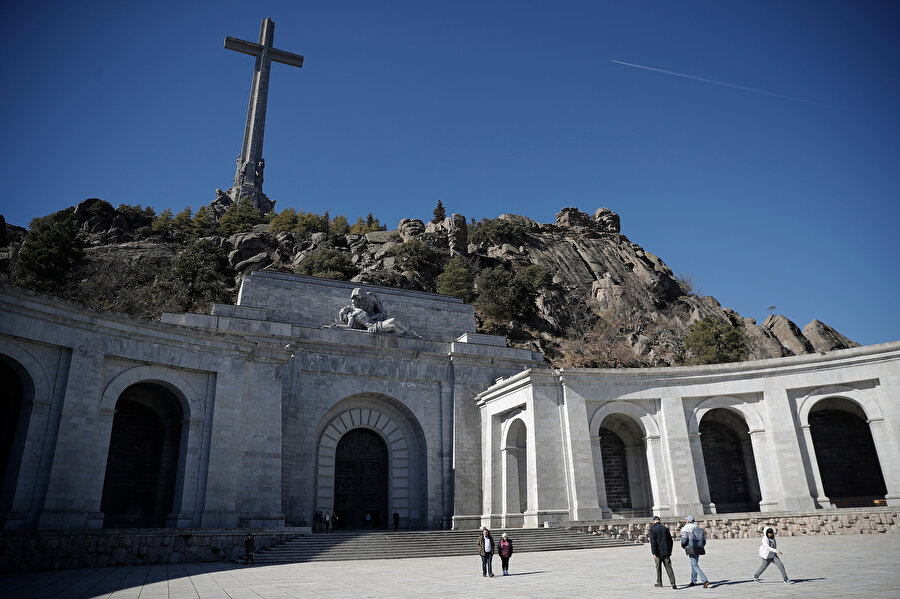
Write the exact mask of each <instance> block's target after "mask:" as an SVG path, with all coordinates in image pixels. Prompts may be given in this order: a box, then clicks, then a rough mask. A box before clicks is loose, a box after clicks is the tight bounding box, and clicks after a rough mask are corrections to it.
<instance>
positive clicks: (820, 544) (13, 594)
mask: <svg viewBox="0 0 900 599" xmlns="http://www.w3.org/2000/svg"><path fill="white" fill-rule="evenodd" d="M476 534H477V533H476ZM778 545H779V548H780V549H783V551H784V556H783V559H784V563H785V566H786V568H787V572H788V574H789V575H790V576H791V577H792V578H793V579H794V580H795V584H793V585H786V584H783V583H782V582H781V579H780V576H779V574H778V570H777V569H776V568H775V566H774V565H773V566H770V567H769V569H768V570H767V571H766V572H765V573H764V574H763V582H762V583H761V584H755V583H753V581H752V575H753V572H754V571H755V570H756V567H757V566H758V565H759V558H758V557H757V556H756V549H757V546H758V541H756V540H752V539H734V540H721V541H715V540H714V541H710V542H709V544H708V545H707V550H708V554H707V555H706V556H704V557H703V558H702V559H701V562H700V565H701V567H702V568H703V569H704V571H705V572H706V574H707V575H708V576H709V578H710V581H711V584H710V587H709V588H708V589H703V588H702V587H694V588H684V585H685V584H687V583H688V582H690V579H689V578H690V577H689V571H690V566H689V564H688V560H687V557H685V555H684V552H683V551H681V550H679V549H677V548H676V554H675V555H674V556H673V565H674V567H675V576H676V582H677V583H678V590H672V589H671V588H670V587H663V588H661V589H660V588H655V587H654V586H653V584H654V582H655V580H654V579H655V572H654V569H653V562H652V558H651V557H650V549H649V546H648V545H643V546H639V545H636V546H634V547H624V548H613V549H586V550H580V551H550V552H544V553H519V554H515V555H514V556H513V558H512V560H511V563H510V566H511V575H510V576H507V577H504V576H500V575H498V576H496V577H495V578H482V576H481V564H480V560H479V558H478V556H477V555H472V556H471V557H441V558H428V557H423V558H419V559H402V560H373V561H343V562H309V563H302V564H283V565H270V566H255V567H254V566H250V567H243V566H239V565H235V564H229V563H209V564H184V565H169V566H136V567H121V568H95V569H84V570H63V571H54V572H36V573H27V574H14V575H4V576H2V577H0V596H2V597H4V598H5V599H19V598H29V599H31V598H40V597H47V598H54V599H75V598H84V599H88V598H99V597H103V598H108V599H126V598H128V599H138V598H139V599H163V598H172V599H175V598H178V599H182V598H191V597H197V598H200V599H255V598H259V597H263V598H265V599H289V598H301V597H303V598H318V597H331V598H338V597H339V598H347V597H353V598H362V597H432V598H433V597H472V596H475V594H478V595H480V596H489V595H507V596H510V597H587V596H593V595H599V596H603V597H662V596H669V595H672V594H675V593H677V594H678V595H679V596H683V595H686V594H689V593H691V594H700V595H713V596H716V597H749V596H751V595H753V594H757V595H758V594H760V593H762V594H764V595H765V596H766V597H900V569H898V567H897V556H898V555H900V535H858V536H816V537H787V538H784V539H779V544H778ZM422 550H423V552H426V553H427V546H423V548H422ZM494 567H495V572H497V573H499V572H500V560H499V558H495V559H494ZM663 580H664V582H665V580H666V579H665V573H663Z"/></svg>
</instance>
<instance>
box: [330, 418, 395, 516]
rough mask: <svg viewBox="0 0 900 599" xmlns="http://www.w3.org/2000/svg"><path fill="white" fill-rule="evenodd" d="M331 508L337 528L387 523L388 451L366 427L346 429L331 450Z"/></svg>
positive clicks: (379, 438)
mask: <svg viewBox="0 0 900 599" xmlns="http://www.w3.org/2000/svg"><path fill="white" fill-rule="evenodd" d="M334 476H335V493H334V511H335V514H337V517H338V519H337V523H336V526H337V527H338V528H350V529H359V528H384V527H385V526H387V523H388V453H387V447H386V446H385V444H384V441H382V440H381V437H380V436H379V435H378V434H376V433H375V432H373V431H371V430H369V429H363V428H357V429H353V430H351V431H349V432H347V433H346V434H345V435H344V436H343V437H341V440H340V441H339V442H338V445H337V450H336V451H335V464H334Z"/></svg>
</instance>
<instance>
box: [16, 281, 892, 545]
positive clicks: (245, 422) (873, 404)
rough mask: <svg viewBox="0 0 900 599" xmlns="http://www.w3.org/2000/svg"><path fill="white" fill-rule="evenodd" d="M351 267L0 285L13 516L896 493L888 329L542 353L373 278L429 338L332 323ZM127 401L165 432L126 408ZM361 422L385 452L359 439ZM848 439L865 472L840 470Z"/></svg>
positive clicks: (736, 504)
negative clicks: (148, 283)
mask: <svg viewBox="0 0 900 599" xmlns="http://www.w3.org/2000/svg"><path fill="white" fill-rule="evenodd" d="M359 286H360V285H359V284H357V283H348V282H339V281H330V280H323V279H315V278H311V277H302V276H296V275H287V274H283V273H274V272H256V273H253V274H252V275H249V276H247V277H245V279H244V281H243V284H242V287H241V291H240V295H239V300H238V303H237V304H236V305H217V306H215V307H214V309H213V312H212V314H209V315H200V314H166V315H164V316H163V321H162V322H146V321H139V320H135V319H131V318H127V317H123V316H119V315H116V314H108V313H97V312H92V311H90V310H86V309H83V308H80V307H78V306H73V305H69V304H65V303H62V302H59V301H57V300H53V299H51V298H47V297H43V296H39V295H35V294H33V293H30V292H26V291H22V290H19V289H16V288H12V287H4V288H2V289H0V304H2V317H0V362H2V368H0V376H2V377H3V378H4V380H3V383H4V385H5V388H8V389H12V390H13V391H12V393H13V395H14V397H10V398H9V399H8V400H6V401H7V402H8V403H7V404H4V407H3V409H4V410H5V411H4V413H5V414H6V413H8V414H13V415H14V416H12V417H13V418H15V419H16V420H17V421H16V424H15V433H14V439H13V440H12V442H11V444H10V445H9V449H8V450H7V449H4V452H5V454H4V457H5V460H6V462H7V464H6V470H5V475H4V480H3V488H2V494H0V518H2V523H3V527H4V529H5V530H36V529H67V530H83V529H91V528H103V527H109V526H110V525H111V523H112V522H128V521H135V522H149V521H151V520H148V519H147V518H149V516H147V514H142V513H141V512H142V510H144V511H146V510H148V509H152V510H156V511H157V512H159V510H162V509H163V507H165V513H164V514H163V515H162V516H159V515H157V516H154V517H157V518H160V517H164V520H165V524H166V526H170V527H176V528H206V529H213V528H216V529H218V528H237V527H251V528H263V527H269V528H273V527H274V528H278V527H284V526H308V525H309V524H311V522H312V519H313V514H314V513H315V512H316V511H317V510H321V511H326V510H327V511H332V512H336V513H338V515H339V517H340V516H341V511H342V510H345V511H346V510H356V507H354V506H355V505H356V504H354V503H353V502H354V501H361V502H363V503H362V504H361V505H363V504H364V505H366V506H374V507H372V508H371V513H369V512H367V511H366V509H368V508H365V507H360V508H359V510H357V511H354V512H353V514H350V513H349V512H347V513H345V514H344V515H345V516H350V517H349V518H348V519H344V520H343V521H345V522H350V523H356V525H359V524H360V523H361V522H365V525H366V526H370V527H377V526H386V525H387V524H388V518H387V514H388V513H393V511H397V512H398V513H399V514H400V517H401V527H402V528H407V529H437V528H449V527H453V528H475V527H478V526H481V525H488V526H502V527H515V526H525V527H535V526H543V525H544V524H545V523H551V524H552V523H571V522H579V523H590V522H599V521H601V520H604V519H609V518H627V517H637V516H645V515H648V514H650V513H656V514H659V515H661V516H663V517H670V518H671V517H676V516H680V515H685V514H695V515H696V514H703V513H723V512H729V511H732V512H733V511H737V510H741V511H746V510H751V511H760V512H803V513H809V512H812V511H814V510H816V509H819V508H832V507H841V506H858V505H875V504H876V503H886V504H887V505H889V506H894V505H898V504H900V460H898V459H897V458H898V456H900V443H898V440H900V343H890V344H883V345H879V346H871V347H861V348H854V349H849V350H840V351H834V352H830V353H828V354H826V355H812V356H798V357H791V358H783V359H778V360H765V361H756V362H743V363H737V364H726V365H715V366H701V367H677V368H653V369H618V370H604V369H561V370H554V369H550V368H547V367H546V365H545V364H544V362H543V359H542V356H541V355H540V354H538V353H535V352H531V351H527V350H521V349H515V348H510V347H507V346H506V341H505V339H503V338H498V337H493V336H489V335H480V334H477V333H475V323H474V317H473V312H472V307H471V306H468V305H466V304H464V303H462V302H461V301H459V300H455V299H453V298H448V297H444V296H439V295H436V294H429V293H421V292H413V291H403V290H398V289H388V288H378V287H372V286H369V287H365V290H367V291H369V292H373V293H374V294H376V295H377V297H378V300H379V301H380V303H381V305H382V306H383V307H384V309H385V310H386V311H387V312H388V315H389V316H391V317H395V318H398V319H399V320H401V321H402V322H403V324H405V325H406V326H407V327H408V328H409V329H410V330H412V331H415V332H416V333H417V334H418V335H419V336H420V337H421V338H416V337H413V336H411V335H410V336H397V335H388V334H383V333H379V332H377V331H375V332H369V331H367V330H351V329H346V328H344V329H341V328H328V327H327V325H330V324H332V323H333V322H334V318H335V315H336V314H337V313H338V311H339V310H340V308H341V307H342V306H345V305H346V304H347V302H348V298H349V296H350V293H351V291H352V290H353V289H354V288H355V287H359ZM123 402H124V403H123ZM129 402H130V403H129ZM126 404H127V405H126ZM126 408H127V409H126ZM144 408H146V410H144V411H141V410H143V409H144ZM128 410H131V412H130V413H131V416H129V418H131V420H130V422H132V424H130V425H125V426H126V428H124V429H122V430H124V431H125V437H124V438H126V439H127V437H128V435H129V434H132V433H130V432H129V431H134V435H138V434H139V435H143V437H141V438H145V439H150V440H153V439H156V441H153V443H157V444H158V446H159V447H160V448H161V449H159V450H156V451H158V452H160V455H159V460H158V463H159V464H160V465H159V466H156V465H154V464H156V463H157V462H155V461H153V460H149V461H143V462H141V464H142V465H141V468H143V470H142V472H144V473H145V478H147V477H149V478H150V479H152V478H153V477H154V476H157V479H154V480H156V482H155V483H153V482H152V481H151V483H146V484H145V486H144V487H141V488H145V489H146V493H148V494H151V495H152V492H153V490H154V487H153V484H156V485H157V487H158V492H157V493H156V495H154V496H153V497H150V496H149V495H148V498H147V499H145V500H144V501H143V503H141V502H135V504H134V505H129V504H128V494H127V493H124V494H123V493H122V492H121V491H110V488H111V487H110V484H111V483H110V482H109V481H110V480H111V479H110V477H111V476H112V477H114V480H115V481H117V482H116V483H115V484H117V485H118V487H117V488H119V489H121V488H123V487H122V485H123V480H119V479H115V477H116V476H125V475H127V473H128V471H129V470H128V465H127V464H128V462H127V460H128V459H131V458H129V456H131V455H132V454H131V453H129V451H130V450H117V449H114V448H113V445H115V443H113V440H114V438H115V437H116V435H115V431H114V428H115V426H116V425H115V422H116V416H117V414H119V415H122V414H125V415H126V416H127V415H128V413H129V412H128ZM147 410H149V411H147ZM139 413H140V414H145V413H146V414H148V416H147V417H148V418H150V419H151V420H152V419H155V418H159V419H160V420H159V422H160V424H159V425H158V429H159V431H162V432H159V433H153V434H151V432H148V431H145V430H144V429H140V430H138V428H134V427H136V426H137V425H136V424H134V423H135V422H137V421H138V420H140V419H139V418H138V417H137V416H136V415H137V414H139ZM154 414H155V415H154ZM123 418H124V417H123ZM842 419H843V420H846V421H847V422H848V423H850V424H852V426H848V427H846V429H847V431H851V432H850V433H847V434H849V435H851V436H849V437H846V438H843V437H841V434H843V433H842V429H841V428H840V426H839V424H835V423H840V422H842ZM125 420H126V421H127V420H128V418H125ZM176 420H177V422H176ZM128 426H131V427H132V428H128ZM836 427H837V428H836ZM851 433H852V434H851ZM154 435H156V436H154ZM119 437H120V438H123V437H122V434H120V435H119ZM342 441H344V442H346V443H345V445H346V444H355V449H354V450H353V451H356V453H353V451H350V453H346V455H345V454H342V453H341V452H342V451H344V450H343V449H341V448H342V447H343V445H342ZM148 442H149V441H148ZM351 442H352V443H351ZM366 443H368V444H369V445H368V447H371V448H373V451H374V452H375V453H377V454H379V455H381V454H382V453H383V457H378V459H375V457H376V456H373V459H372V460H367V459H365V458H366V456H365V455H363V456H361V457H360V455H359V451H361V450H360V448H365V447H366V446H367V445H366ZM380 448H383V449H380ZM841 448H844V451H843V453H848V454H849V455H850V458H852V459H853V460H855V462H857V463H859V464H861V466H860V468H857V469H856V470H857V471H859V472H864V473H865V476H866V477H867V478H868V479H871V480H872V481H873V483H872V484H871V485H842V484H841V483H840V478H841V477H846V476H847V472H850V470H848V465H847V456H846V455H843V454H842V451H841ZM375 450H377V451H375ZM342 456H343V457H342ZM351 458H352V459H351ZM111 460H112V461H111ZM123 460H125V461H124V462H123ZM354 460H356V461H354ZM113 462H115V463H117V464H118V465H117V466H114V467H113V466H110V464H113ZM123 463H124V464H125V466H122V464H123ZM339 463H341V464H343V465H342V466H340V467H339ZM369 467H371V469H372V471H371V472H363V473H360V474H359V475H358V476H357V474H356V470H354V469H356V468H362V469H365V468H369ZM154 468H158V474H156V473H157V470H154ZM340 468H343V470H341V469H340ZM110 473H112V474H110ZM117 473H118V474H117ZM123 473H125V474H123ZM354 476H357V478H354ZM167 481H170V482H167ZM354 481H356V482H354ZM145 482H146V481H145ZM167 485H168V486H167ZM366 485H371V488H369V487H367V486H366ZM170 489H171V492H170ZM857 490H859V491H860V495H859V496H852V493H853V492H856V491H857ZM341 493H344V495H341ZM367 493H368V495H367ZM354 494H355V495H354ZM373 494H374V495H373ZM104 497H105V498H106V499H104ZM159 502H162V503H159ZM103 505H106V506H107V508H106V509H107V511H109V510H111V509H113V508H110V507H109V506H117V507H115V508H114V509H115V510H117V512H116V514H115V518H113V517H112V516H111V515H110V516H109V517H108V515H107V514H105V513H104V509H103ZM142 506H143V507H142ZM147 506H151V507H147ZM160 513H161V512H160ZM365 514H369V515H370V516H371V519H365V518H364V516H365ZM142 518H144V519H142ZM152 521H159V520H152ZM340 521H341V520H339V522H340Z"/></svg>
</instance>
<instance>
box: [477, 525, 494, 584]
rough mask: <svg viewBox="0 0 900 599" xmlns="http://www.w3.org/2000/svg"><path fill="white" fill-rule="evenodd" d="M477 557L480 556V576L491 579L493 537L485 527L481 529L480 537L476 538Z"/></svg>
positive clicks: (492, 573) (492, 575)
mask: <svg viewBox="0 0 900 599" xmlns="http://www.w3.org/2000/svg"><path fill="white" fill-rule="evenodd" d="M478 555H480V556H481V575H482V576H490V577H491V578H493V577H494V570H493V569H492V567H491V561H492V560H493V558H494V537H492V536H491V531H489V530H488V529H487V527H484V528H482V529H481V536H479V537H478Z"/></svg>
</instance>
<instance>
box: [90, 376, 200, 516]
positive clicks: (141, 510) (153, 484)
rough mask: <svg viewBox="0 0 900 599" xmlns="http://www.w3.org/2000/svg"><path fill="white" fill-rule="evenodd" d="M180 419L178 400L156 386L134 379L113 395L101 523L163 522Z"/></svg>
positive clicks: (170, 493) (177, 450) (175, 460)
mask: <svg viewBox="0 0 900 599" xmlns="http://www.w3.org/2000/svg"><path fill="white" fill-rule="evenodd" d="M182 420H183V415H182V409H181V405H180V403H179V402H178V400H177V399H176V398H175V396H174V395H173V394H172V393H171V392H170V391H168V390H167V389H165V388H163V387H161V386H159V385H154V384H150V383H138V384H137V385H132V386H131V387H128V388H127V389H126V390H125V391H124V392H123V393H122V395H121V396H120V397H119V400H118V401H117V402H116V414H115V416H114V417H113V424H112V433H111V436H110V441H109V456H108V458H107V461H106V476H105V478H104V481H103V496H102V499H101V500H100V510H101V511H102V512H103V513H104V519H103V526H104V528H124V527H154V528H158V527H164V526H166V519H167V516H168V515H169V513H170V512H171V511H172V501H173V498H174V495H175V484H176V477H177V473H178V459H179V453H180V446H181V423H182Z"/></svg>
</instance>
